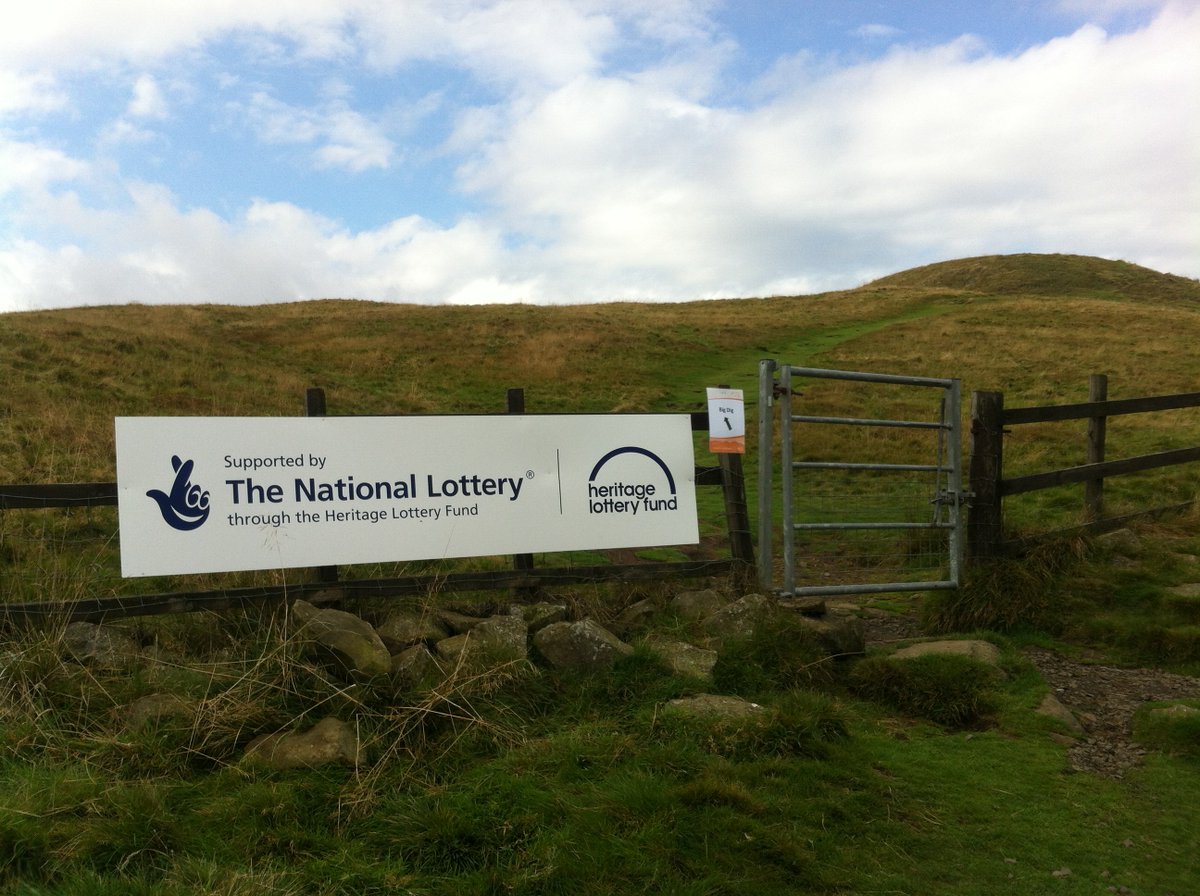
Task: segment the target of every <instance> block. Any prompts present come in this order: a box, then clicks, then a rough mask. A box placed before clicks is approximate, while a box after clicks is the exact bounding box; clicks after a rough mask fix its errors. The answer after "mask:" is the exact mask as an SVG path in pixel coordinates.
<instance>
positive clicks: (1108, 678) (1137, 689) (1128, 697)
mask: <svg viewBox="0 0 1200 896" xmlns="http://www.w3.org/2000/svg"><path fill="white" fill-rule="evenodd" d="M1025 655H1026V656H1027V657H1029V659H1030V661H1031V662H1032V663H1033V664H1034V665H1035V666H1036V667H1037V669H1038V671H1039V672H1041V674H1042V677H1043V678H1044V679H1045V680H1046V683H1047V684H1048V685H1049V686H1050V691H1051V693H1053V694H1054V696H1056V697H1057V698H1058V699H1059V702H1061V703H1062V704H1063V705H1064V706H1066V707H1067V708H1068V709H1070V710H1071V711H1072V712H1073V713H1074V714H1075V717H1076V718H1077V719H1079V721H1080V723H1081V724H1082V725H1083V729H1084V731H1085V732H1086V736H1085V737H1083V738H1081V739H1080V740H1078V741H1077V742H1076V743H1075V744H1073V745H1072V746H1071V749H1070V751H1069V752H1068V758H1069V760H1070V763H1071V768H1073V769H1075V770H1076V771H1084V772H1093V773H1095V774H1098V775H1105V776H1107V777H1111V778H1120V777H1121V776H1122V775H1123V774H1124V773H1125V771H1126V770H1127V769H1129V768H1131V767H1133V766H1135V765H1137V764H1138V763H1139V762H1141V759H1142V756H1143V755H1144V754H1145V750H1143V749H1142V748H1141V747H1139V746H1138V745H1137V743H1135V742H1134V740H1133V730H1132V726H1133V714H1134V713H1135V712H1136V711H1137V709H1138V707H1140V706H1141V705H1142V704H1144V703H1148V702H1150V701H1152V700H1178V699H1182V698H1196V697H1200V679H1198V678H1191V677H1189V676H1187V675H1175V674H1172V673H1170V672H1162V671H1160V670H1158V669H1120V668H1117V667H1115V666H1101V665H1093V664H1090V663H1077V662H1074V661H1072V660H1069V659H1067V658H1065V657H1063V656H1062V655H1061V654H1059V653H1056V652H1054V651H1053V650H1044V649H1041V648H1036V647H1030V648H1027V649H1026V650H1025Z"/></svg>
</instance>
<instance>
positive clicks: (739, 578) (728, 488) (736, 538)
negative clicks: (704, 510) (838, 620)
mask: <svg viewBox="0 0 1200 896" xmlns="http://www.w3.org/2000/svg"><path fill="white" fill-rule="evenodd" d="M717 388H718V389H728V388H730V386H728V385H724V384H720V385H718V386H717ZM710 431H711V430H710ZM717 464H718V465H719V466H720V468H721V494H722V496H723V497H724V499H725V524H726V526H727V527H728V529H729V554H730V556H731V557H732V558H733V561H734V565H733V577H734V579H735V581H736V583H737V585H738V587H746V586H748V585H749V584H750V583H751V581H753V578H754V539H753V538H752V536H751V532H750V508H749V502H748V501H747V499H746V474H745V471H744V469H743V467H742V456H741V455H740V454H725V453H721V454H718V455H717Z"/></svg>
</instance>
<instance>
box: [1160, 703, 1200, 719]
mask: <svg viewBox="0 0 1200 896" xmlns="http://www.w3.org/2000/svg"><path fill="white" fill-rule="evenodd" d="M1149 712H1150V715H1153V716H1160V717H1164V718H1168V719H1188V718H1193V717H1195V716H1200V709H1197V708H1196V707H1195V706H1188V705H1187V704H1186V703H1172V704H1171V705H1170V706H1156V707H1154V708H1153V709H1151V710H1149Z"/></svg>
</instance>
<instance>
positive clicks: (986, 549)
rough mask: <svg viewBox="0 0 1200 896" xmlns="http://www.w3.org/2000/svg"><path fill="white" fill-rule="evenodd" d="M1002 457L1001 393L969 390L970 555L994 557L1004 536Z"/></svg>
mask: <svg viewBox="0 0 1200 896" xmlns="http://www.w3.org/2000/svg"><path fill="white" fill-rule="evenodd" d="M1003 459H1004V393H1003V392H972V393H971V470H970V490H971V495H972V497H971V505H970V513H969V514H968V515H967V547H968V555H969V557H970V558H971V559H978V558H981V557H994V556H996V555H997V554H999V553H1000V544H1001V542H1002V541H1003V538H1004V531H1003V527H1004V519H1003V514H1002V512H1001V505H1000V501H1001V495H1000V480H1001V477H1002V475H1003V471H1004V467H1003Z"/></svg>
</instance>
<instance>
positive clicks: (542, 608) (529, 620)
mask: <svg viewBox="0 0 1200 896" xmlns="http://www.w3.org/2000/svg"><path fill="white" fill-rule="evenodd" d="M508 612H509V613H510V614H511V615H513V616H516V617H517V618H518V619H523V620H524V621H525V626H526V627H527V628H528V629H529V631H530V632H531V633H532V632H536V631H540V630H541V629H544V628H545V627H546V626H548V625H552V624H554V623H555V622H563V621H564V620H565V619H566V618H567V605H566V604H551V603H546V602H544V601H543V602H541V603H536V604H517V605H516V606H514V607H510V608H509V611H508Z"/></svg>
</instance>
